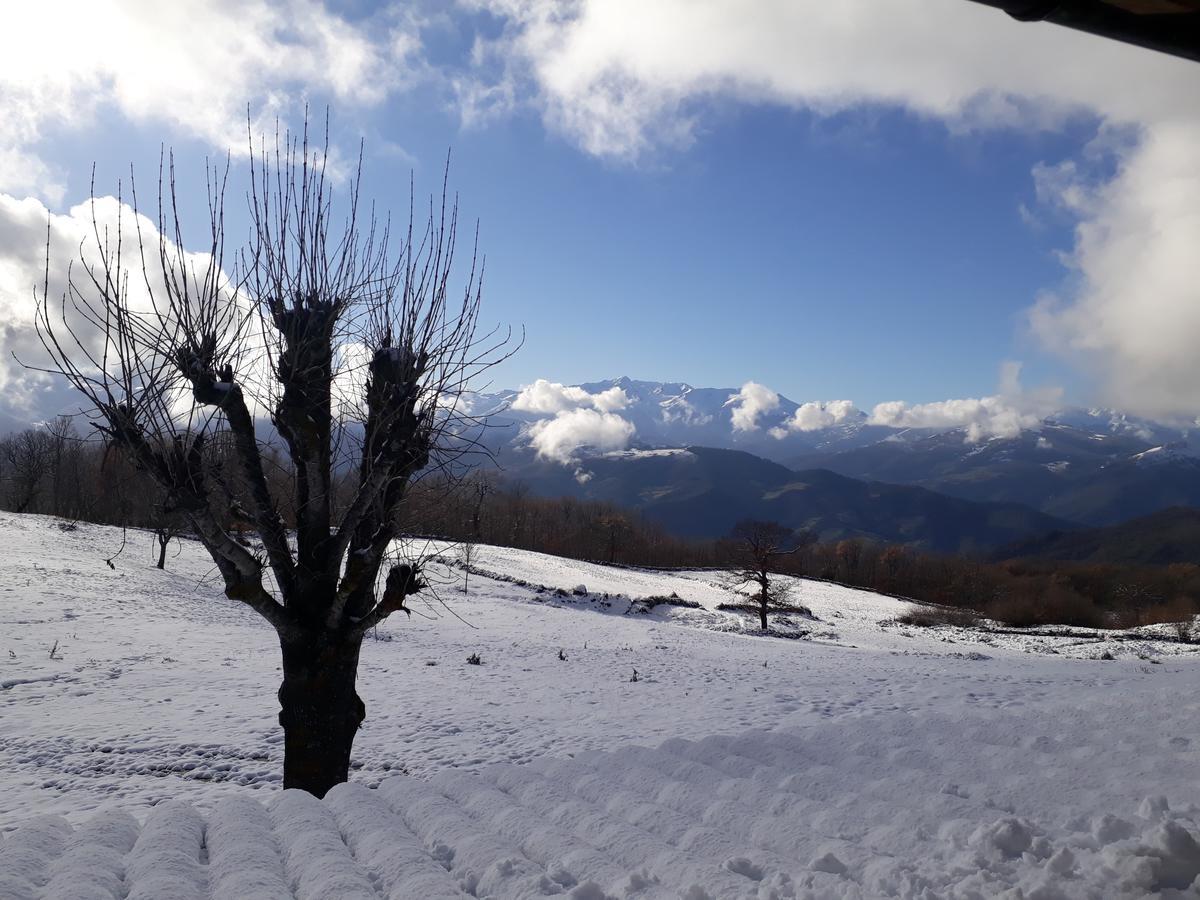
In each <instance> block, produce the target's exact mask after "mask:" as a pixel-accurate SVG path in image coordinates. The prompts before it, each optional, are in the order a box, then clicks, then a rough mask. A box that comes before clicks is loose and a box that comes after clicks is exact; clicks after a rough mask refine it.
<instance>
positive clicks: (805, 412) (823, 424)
mask: <svg viewBox="0 0 1200 900" xmlns="http://www.w3.org/2000/svg"><path fill="white" fill-rule="evenodd" d="M857 413H858V410H857V409H856V408H855V406H854V404H853V403H852V402H851V401H849V400H829V401H826V402H824V403H816V402H813V403H803V404H801V405H800V406H799V407H797V409H796V411H795V412H794V413H792V415H791V418H789V419H788V420H787V421H786V422H784V423H783V424H782V425H778V426H776V427H775V428H772V429H771V437H774V438H785V437H787V436H788V435H789V434H791V433H792V432H795V431H820V430H821V429H822V428H831V427H833V426H834V425H840V424H841V423H842V422H845V421H846V420H847V419H849V418H851V417H853V416H854V415H856V414H857Z"/></svg>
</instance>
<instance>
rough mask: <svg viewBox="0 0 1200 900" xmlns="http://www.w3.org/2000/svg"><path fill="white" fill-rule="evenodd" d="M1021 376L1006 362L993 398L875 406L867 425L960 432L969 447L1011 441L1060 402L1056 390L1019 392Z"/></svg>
mask: <svg viewBox="0 0 1200 900" xmlns="http://www.w3.org/2000/svg"><path fill="white" fill-rule="evenodd" d="M1020 374H1021V365H1020V363H1016V362H1006V363H1005V364H1004V365H1003V366H1002V367H1001V372H1000V391H999V393H998V394H996V395H994V396H991V397H979V398H974V397H967V398H963V399H957V400H941V401H938V402H935V403H918V404H909V403H905V402H904V401H903V400H892V401H888V402H886V403H880V404H877V405H876V406H875V408H874V409H873V410H872V411H871V416H870V419H869V420H868V421H869V423H870V424H872V425H886V426H888V427H890V428H933V429H943V430H949V429H955V428H961V429H963V430H964V431H965V432H966V441H967V443H970V444H976V443H979V442H980V441H984V440H987V439H988V438H994V437H998V438H1013V437H1016V436H1017V435H1019V434H1020V433H1021V432H1022V431H1024V430H1026V429H1029V428H1036V427H1038V426H1039V425H1040V424H1041V423H1042V420H1043V419H1045V418H1046V417H1047V416H1048V415H1050V414H1051V413H1052V412H1054V411H1055V409H1056V407H1057V405H1058V403H1059V402H1060V401H1061V399H1062V397H1061V391H1059V390H1058V389H1057V388H1040V389H1037V390H1033V391H1026V390H1024V389H1022V388H1021V385H1020Z"/></svg>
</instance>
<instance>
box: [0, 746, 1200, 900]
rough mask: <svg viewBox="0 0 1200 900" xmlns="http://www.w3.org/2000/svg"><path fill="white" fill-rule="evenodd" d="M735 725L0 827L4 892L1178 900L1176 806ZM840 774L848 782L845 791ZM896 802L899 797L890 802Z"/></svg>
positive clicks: (114, 898) (1183, 846) (1182, 856)
mask: <svg viewBox="0 0 1200 900" xmlns="http://www.w3.org/2000/svg"><path fill="white" fill-rule="evenodd" d="M863 749H864V748H863V747H862V746H861V745H857V744H852V745H849V746H842V747H839V748H833V747H831V746H830V742H829V741H828V740H827V739H826V738H825V737H823V736H822V735H821V734H820V733H819V732H808V733H790V732H768V731H751V732H746V733H743V734H740V735H736V736H731V737H712V738H705V739H703V740H699V741H688V740H682V739H672V740H669V741H667V742H665V743H663V744H662V745H661V746H659V747H657V748H648V747H641V746H628V747H624V748H621V749H619V750H615V751H611V752H600V751H589V752H584V753H580V754H578V755H577V756H575V757H574V758H546V759H543V760H541V761H539V762H536V763H533V764H530V765H513V764H502V765H492V766H488V767H486V768H483V769H481V770H480V771H478V772H474V773H471V772H465V771H461V770H454V769H449V770H444V771H442V772H440V773H438V774H437V775H435V776H433V777H432V778H430V779H428V780H423V779H420V778H416V777H412V776H398V777H392V778H389V779H387V780H385V781H384V782H383V783H382V784H381V785H380V786H379V787H378V788H367V787H365V786H363V785H359V784H345V785H341V786H339V787H337V788H335V789H334V790H333V791H331V792H330V793H329V796H328V797H327V798H326V799H325V800H324V801H321V800H317V799H316V798H314V797H312V796H310V795H309V794H305V793H303V792H300V791H291V790H289V791H283V792H281V793H279V794H276V795H274V796H273V798H272V799H271V800H270V801H269V802H267V803H266V804H263V803H260V802H259V801H258V800H255V799H253V798H252V797H251V796H249V795H248V794H246V795H242V796H232V797H227V798H224V799H222V800H221V801H219V802H218V803H217V804H216V805H215V806H214V807H213V808H212V809H211V810H210V811H209V812H208V814H207V816H203V815H201V814H200V813H199V812H197V810H196V809H195V808H193V807H192V806H191V805H189V804H188V803H185V802H182V801H178V800H171V801H166V802H163V803H160V804H159V805H157V806H156V807H154V808H153V809H152V810H151V811H150V812H149V814H148V815H147V817H146V819H145V821H144V822H143V823H141V824H140V825H139V823H138V822H137V821H136V820H135V819H134V818H133V817H132V816H130V815H129V814H127V813H124V812H121V811H119V810H113V809H106V810H103V811H100V812H98V813H97V814H96V815H95V816H94V817H93V818H92V819H91V820H89V821H86V822H84V823H82V824H80V825H78V826H75V827H72V826H71V825H70V824H69V823H68V822H67V821H65V820H64V819H61V818H57V817H41V818H38V819H33V820H31V821H29V822H27V823H25V824H24V825H23V826H22V827H20V828H18V829H17V830H16V831H15V832H12V833H11V834H10V835H8V836H7V837H6V838H5V839H4V840H3V841H2V842H0V896H2V897H4V898H6V900H40V898H55V900H118V898H122V897H128V898H131V900H142V898H158V900H165V898H172V900H186V898H197V900H208V898H212V900H291V898H299V900H321V898H334V897H336V898H347V900H358V898H362V900H369V898H378V897H387V898H397V900H398V898H403V897H422V898H429V900H443V898H445V900H449V898H461V897H465V896H468V895H469V896H476V897H497V898H504V897H513V898H516V897H538V896H561V897H570V898H575V900H605V898H667V897H673V898H677V897H685V898H692V900H702V898H709V900H716V898H747V900H751V898H760V900H766V898H773V900H785V898H862V897H994V896H1011V897H1026V898H1034V897H1037V898H1066V900H1069V898H1077V897H1078V898H1083V897H1098V896H1104V897H1161V898H1176V897H1184V896H1195V892H1196V891H1197V890H1200V843H1198V842H1197V835H1198V834H1200V826H1198V825H1197V823H1196V821H1195V820H1194V819H1193V815H1194V813H1195V812H1196V810H1195V808H1191V809H1189V810H1188V811H1186V812H1185V811H1176V810H1173V809H1172V808H1171V806H1170V803H1169V802H1168V800H1167V798H1164V797H1161V796H1152V797H1148V798H1146V799H1145V800H1144V801H1143V802H1142V803H1141V805H1140V806H1139V808H1138V809H1137V811H1136V812H1132V813H1130V814H1129V817H1128V818H1120V817H1117V816H1115V815H1112V814H1104V815H1102V816H1099V817H1096V818H1094V819H1093V820H1092V821H1088V820H1086V819H1079V818H1076V819H1073V820H1069V821H1066V822H1057V821H1046V820H1037V819H1035V818H1031V817H1027V816H1021V815H1017V814H1014V813H1013V812H1012V811H1011V810H1008V809H1005V808H1004V806H1003V805H1001V804H997V803H995V802H994V801H993V800H992V799H991V798H986V797H985V798H981V799H980V800H978V801H970V800H969V799H968V798H965V797H964V796H963V795H962V792H956V791H948V790H945V789H944V788H945V785H944V784H943V785H942V787H941V788H939V787H938V773H937V772H936V771H931V770H929V768H928V767H926V766H923V765H922V764H921V763H920V761H919V760H906V759H905V758H904V757H903V756H901V755H897V756H895V757H894V758H892V759H891V760H890V761H889V772H888V773H887V774H884V773H883V772H877V776H880V777H876V778H875V779H874V780H872V777H871V775H870V774H868V773H869V770H867V769H864V768H863V767H861V766H859V765H857V762H858V761H855V762H854V764H853V765H845V764H841V765H840V766H839V763H838V760H839V759H852V760H853V758H854V757H856V756H857V755H858V754H859V753H860V752H861V751H862V750H863ZM851 779H858V781H859V783H858V785H857V787H856V785H855V784H854V783H853V782H852V781H851ZM902 800H903V801H904V802H901V801H902Z"/></svg>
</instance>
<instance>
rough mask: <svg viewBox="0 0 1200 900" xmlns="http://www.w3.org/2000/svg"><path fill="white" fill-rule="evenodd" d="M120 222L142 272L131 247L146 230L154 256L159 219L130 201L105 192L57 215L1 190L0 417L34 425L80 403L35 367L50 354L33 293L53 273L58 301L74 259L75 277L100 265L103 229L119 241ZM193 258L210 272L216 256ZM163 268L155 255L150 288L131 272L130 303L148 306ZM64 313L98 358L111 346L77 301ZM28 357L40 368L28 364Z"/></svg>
mask: <svg viewBox="0 0 1200 900" xmlns="http://www.w3.org/2000/svg"><path fill="white" fill-rule="evenodd" d="M93 217H94V221H93ZM118 226H119V228H120V231H121V233H122V239H123V241H124V244H125V250H124V252H125V254H126V257H125V259H124V265H125V266H127V267H129V268H130V270H131V271H133V272H136V271H137V270H138V268H139V267H140V265H141V263H140V259H139V258H138V256H137V250H136V249H131V248H136V247H137V242H138V238H139V232H140V235H141V237H142V238H143V239H144V240H145V241H146V246H147V247H148V248H149V253H150V254H151V255H153V254H154V253H156V252H157V249H158V231H157V228H156V227H155V225H154V223H153V222H151V221H150V220H149V219H147V218H146V217H145V216H138V215H136V214H135V213H134V211H133V209H132V208H131V207H130V206H128V205H127V204H122V203H121V202H120V201H118V200H117V199H116V198H114V197H99V198H97V199H96V200H95V202H94V204H92V203H82V204H79V205H77V206H74V207H72V208H71V209H69V210H68V211H67V212H66V213H65V214H52V213H51V212H50V211H49V210H48V209H47V208H46V207H45V206H44V205H43V204H42V203H41V202H40V201H38V200H34V199H29V198H26V199H17V198H15V197H11V196H8V195H7V194H0V347H3V351H4V352H3V353H0V421H7V422H9V423H10V424H13V425H20V424H29V423H32V422H36V421H43V420H46V419H49V418H52V417H53V416H55V415H58V414H60V413H65V412H71V411H76V410H78V409H79V408H80V401H81V397H80V396H79V395H78V394H76V393H75V392H74V391H73V390H72V389H71V388H70V387H69V386H68V385H67V384H66V381H65V379H62V378H59V377H55V376H51V375H49V374H46V373H44V372H39V371H36V367H46V366H47V365H48V364H49V358H48V357H47V355H46V353H45V350H44V348H43V347H42V343H41V341H40V339H39V337H38V335H37V331H36V328H35V324H34V312H35V295H34V291H35V288H36V290H37V291H38V293H40V292H41V289H42V283H43V278H45V277H47V276H48V277H49V282H48V289H49V296H50V298H51V300H52V301H58V299H59V298H61V297H62V296H63V295H64V293H65V292H66V290H67V280H68V279H67V274H68V272H67V270H68V267H69V266H72V265H73V266H74V269H75V271H74V277H75V279H76V283H77V284H78V283H80V282H81V281H84V280H86V278H87V276H86V275H85V274H84V271H83V266H93V267H96V266H99V264H100V261H101V253H100V249H99V247H98V246H97V244H96V239H95V237H96V233H97V231H98V232H99V234H100V236H101V239H102V240H103V239H105V237H106V236H107V238H108V240H109V241H110V243H111V244H113V245H115V242H116V238H117V234H118ZM47 227H49V233H47ZM47 240H49V250H50V268H49V271H48V272H47V270H46V250H47V246H46V244H47ZM169 246H170V245H169ZM129 254H132V256H129ZM188 260H189V263H190V265H191V266H192V267H193V268H194V271H195V272H197V273H200V274H203V272H204V271H205V269H206V267H207V265H208V261H209V257H208V256H207V255H206V254H202V253H189V254H188ZM156 269H157V261H156V260H153V261H151V262H150V265H149V267H148V272H149V273H150V281H151V283H150V286H149V287H147V285H146V282H145V281H144V280H143V279H142V278H141V277H140V274H139V275H132V274H131V276H130V278H129V282H128V289H129V302H130V305H131V307H132V308H133V309H134V310H141V311H144V312H149V310H150V308H151V307H150V296H151V294H150V291H151V290H154V291H161V290H162V287H161V285H162V280H161V278H162V276H161V273H159V274H156V273H155V270H156ZM65 312H66V314H67V315H68V318H69V320H70V321H71V323H72V326H73V327H74V328H75V329H76V334H77V336H78V337H79V339H80V341H81V343H82V344H83V345H84V347H85V348H86V349H87V351H88V352H90V353H91V354H92V356H93V357H94V358H97V359H99V358H100V356H101V354H100V350H101V348H102V347H103V344H104V334H103V332H102V330H101V329H99V328H97V327H95V326H93V325H90V324H89V323H87V322H86V321H84V319H83V316H81V315H77V314H75V312H74V311H73V308H72V305H71V303H70V302H68V303H67V305H66V307H65ZM79 356H80V354H76V357H77V358H79ZM22 363H24V364H27V365H29V366H31V367H34V368H30V369H26V368H24V366H23V365H22Z"/></svg>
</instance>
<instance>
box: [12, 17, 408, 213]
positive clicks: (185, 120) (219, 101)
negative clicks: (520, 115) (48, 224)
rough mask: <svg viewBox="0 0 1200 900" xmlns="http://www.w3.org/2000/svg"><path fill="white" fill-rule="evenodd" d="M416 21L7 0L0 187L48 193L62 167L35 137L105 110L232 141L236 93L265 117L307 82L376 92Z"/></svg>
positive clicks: (55, 188)
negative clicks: (10, 0) (43, 153)
mask: <svg viewBox="0 0 1200 900" xmlns="http://www.w3.org/2000/svg"><path fill="white" fill-rule="evenodd" d="M416 34H417V32H416V28H415V26H414V24H413V23H412V22H411V20H408V19H405V18H403V17H400V16H397V15H395V14H393V15H391V16H390V17H389V18H385V19H380V18H378V17H377V18H376V19H374V20H372V21H370V22H365V23H361V24H357V23H351V22H350V21H348V20H346V19H343V18H341V17H340V16H338V15H336V14H335V13H332V12H330V11H329V10H328V9H326V7H325V6H324V4H322V3H321V2H318V0H277V2H276V0H248V2H239V3H233V2H212V3H161V2H151V0H91V2H87V3H72V4H70V5H69V10H67V9H64V7H63V5H62V4H56V3H21V4H15V5H12V6H11V8H9V9H6V10H5V19H4V28H3V29H2V30H0V121H2V122H4V128H3V130H2V131H0V190H7V191H10V192H14V193H17V192H20V193H32V194H36V195H39V196H42V197H44V198H46V199H49V200H51V201H54V202H57V201H58V200H59V199H61V196H62V190H63V188H62V183H61V173H58V172H55V171H52V169H51V168H50V167H48V166H47V165H46V164H45V162H44V161H43V160H42V158H41V157H40V155H39V143H40V142H42V141H43V140H45V139H46V137H47V133H48V132H49V131H51V130H52V129H58V128H68V129H78V128H80V127H82V126H86V125H90V124H92V123H94V122H96V121H98V120H100V119H101V118H108V117H111V116H112V114H113V112H114V111H116V112H118V113H119V114H120V115H121V116H123V117H124V118H125V119H126V120H128V121H130V122H134V123H141V122H147V121H155V122H162V123H166V124H167V125H169V126H171V127H172V128H173V129H174V130H175V131H176V132H177V133H180V134H183V135H186V136H190V137H195V138H199V139H200V140H203V141H205V142H207V143H209V144H211V145H213V146H215V147H216V148H217V149H218V150H220V151H222V152H223V151H225V150H227V149H229V150H232V152H234V153H235V154H240V153H244V152H245V151H246V109H247V104H249V105H250V106H251V108H252V109H253V110H254V112H255V114H256V116H257V117H258V119H259V120H260V122H262V123H266V122H267V121H268V120H269V119H271V118H272V117H274V116H275V115H279V114H281V113H283V112H285V111H287V110H288V109H289V108H290V107H292V106H293V105H294V104H296V103H297V102H299V101H303V100H305V99H307V98H308V97H309V96H311V95H312V94H314V93H316V94H321V95H325V96H327V97H329V98H330V99H332V100H333V101H334V102H336V103H337V104H338V105H339V106H340V107H345V106H353V105H370V104H375V103H378V102H379V101H380V100H382V99H383V98H384V97H386V96H387V94H388V93H389V92H390V91H392V90H394V89H396V88H397V87H399V86H401V85H403V84H404V82H405V79H406V78H407V77H409V73H410V72H411V71H412V70H413V69H414V68H418V67H419V63H417V62H416V60H415V57H416V53H417V50H418V49H419V41H418V38H417V37H416Z"/></svg>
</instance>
